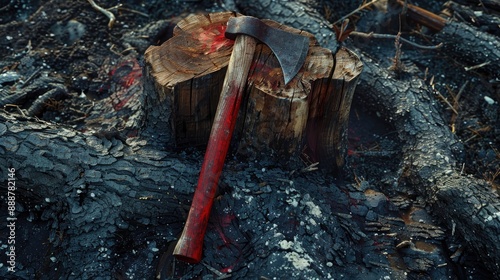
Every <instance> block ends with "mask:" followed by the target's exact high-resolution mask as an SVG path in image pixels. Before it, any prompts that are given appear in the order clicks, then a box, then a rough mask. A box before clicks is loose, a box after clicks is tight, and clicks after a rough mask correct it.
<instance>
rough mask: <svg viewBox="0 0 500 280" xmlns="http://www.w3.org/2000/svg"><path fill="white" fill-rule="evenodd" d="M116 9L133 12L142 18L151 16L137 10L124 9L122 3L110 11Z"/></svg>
mask: <svg viewBox="0 0 500 280" xmlns="http://www.w3.org/2000/svg"><path fill="white" fill-rule="evenodd" d="M114 9H116V10H123V11H127V12H131V13H134V14H138V15H141V16H143V17H149V15H148V14H146V13H143V12H139V11H137V10H133V9H129V8H125V7H123V4H121V3H120V4H118V5H116V6H114V7H111V8H109V9H108V10H114Z"/></svg>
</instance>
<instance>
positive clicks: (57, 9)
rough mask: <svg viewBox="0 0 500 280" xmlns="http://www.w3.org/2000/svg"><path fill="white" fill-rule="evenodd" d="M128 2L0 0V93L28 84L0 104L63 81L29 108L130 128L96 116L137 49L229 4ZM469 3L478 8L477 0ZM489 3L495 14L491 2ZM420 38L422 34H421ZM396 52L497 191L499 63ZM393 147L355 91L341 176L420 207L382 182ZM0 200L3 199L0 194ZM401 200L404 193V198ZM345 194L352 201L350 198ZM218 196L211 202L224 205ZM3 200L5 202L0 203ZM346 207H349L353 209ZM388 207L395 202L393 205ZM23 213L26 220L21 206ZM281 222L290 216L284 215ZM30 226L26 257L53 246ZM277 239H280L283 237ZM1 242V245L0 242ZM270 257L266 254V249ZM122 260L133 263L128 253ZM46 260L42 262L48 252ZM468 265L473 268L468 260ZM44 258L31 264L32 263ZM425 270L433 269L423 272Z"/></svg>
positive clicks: (130, 68) (70, 122) (389, 133)
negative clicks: (487, 66) (31, 246)
mask: <svg viewBox="0 0 500 280" xmlns="http://www.w3.org/2000/svg"><path fill="white" fill-rule="evenodd" d="M135 2H136V1H121V4H120V5H119V6H115V7H113V6H114V5H116V4H117V3H116V2H115V1H107V0H106V1H98V4H99V5H101V6H102V7H113V8H110V9H109V10H110V11H111V12H112V13H113V14H114V15H115V16H116V22H115V23H114V24H113V26H112V28H109V27H108V21H109V19H108V18H107V17H106V16H105V15H104V14H103V13H100V12H98V11H96V10H94V9H93V8H92V7H91V5H90V4H89V3H88V2H87V1H62V0H50V1H24V0H17V1H0V48H1V49H2V52H1V55H0V100H1V99H2V98H3V99H4V100H6V98H7V96H11V97H12V96H13V95H14V94H15V93H17V92H21V90H20V89H22V88H29V90H24V91H23V92H25V93H26V94H24V95H22V96H20V97H19V98H17V99H13V100H14V102H5V104H3V105H4V107H3V110H4V111H6V112H8V113H9V114H12V115H15V116H17V117H19V118H20V119H23V116H22V115H23V114H26V111H25V110H28V111H29V110H30V108H31V109H32V110H34V109H33V106H35V105H36V104H37V103H36V102H37V99H38V98H39V96H43V95H44V94H47V93H48V92H49V91H51V90H53V89H58V88H64V90H63V93H61V94H53V95H46V96H45V98H46V99H44V103H43V104H42V106H41V108H39V109H37V110H35V113H34V114H33V116H34V117H36V118H39V119H41V120H45V121H48V122H51V123H54V124H58V125H60V126H62V127H71V128H73V129H76V130H78V131H82V132H83V131H87V130H94V131H97V132H102V133H103V135H104V136H105V137H107V138H110V137H113V136H118V137H124V138H130V137H133V136H134V131H133V129H131V130H130V131H128V132H127V133H126V134H125V135H117V134H115V133H114V131H113V130H112V127H115V125H116V123H113V122H110V123H105V122H104V123H103V122H102V118H103V116H107V115H106V114H112V112H106V110H107V109H106V108H109V107H114V108H116V106H123V104H125V103H126V102H127V100H129V99H127V97H128V96H127V95H126V94H124V95H123V96H122V97H121V98H122V99H120V100H110V98H109V97H110V96H111V95H112V93H114V92H116V91H119V90H120V89H122V88H123V87H124V86H123V84H124V83H126V84H127V87H128V86H130V85H131V84H134V83H137V81H139V80H140V77H141V71H140V68H139V66H142V60H143V53H144V51H145V49H146V48H147V47H148V46H149V45H151V44H160V43H161V42H163V41H165V40H166V39H167V38H168V37H169V34H171V29H172V28H173V26H174V25H175V22H176V21H178V20H179V19H180V18H182V17H183V16H185V15H187V14H189V13H197V12H215V11H222V10H224V9H226V8H231V5H229V1H227V3H221V2H218V1H215V2H212V1H145V2H143V3H142V4H136V3H135ZM414 2H417V3H416V4H421V5H422V7H424V8H427V9H428V10H430V11H433V12H435V13H439V12H440V11H441V10H442V4H443V2H444V1H434V2H433V3H432V4H429V3H425V2H424V1H414ZM469 5H470V6H471V8H473V9H475V10H477V8H476V7H473V6H472V5H471V4H469ZM353 6H354V8H356V7H357V5H353ZM324 7H327V5H325V6H324ZM346 9H347V8H346ZM325 11H326V9H325ZM490 12H491V14H493V15H496V16H498V14H495V13H494V12H493V11H490ZM325 13H326V12H325ZM335 16H342V14H341V15H336V14H335V13H333V14H332V13H328V14H326V15H325V17H327V18H334V17H335ZM364 16H366V18H368V17H369V11H363V12H362V13H360V14H358V15H357V17H358V18H357V19H356V20H357V21H358V24H359V28H360V29H362V28H363V24H364V23H363V17H364ZM365 26H366V25H365ZM497 28H498V26H497ZM366 29H367V30H366V31H369V30H368V28H366ZM387 31H388V32H389V31H391V29H390V28H389V29H387ZM404 35H405V36H415V37H418V34H411V33H410V31H409V30H408V31H406V33H405V34H404ZM349 40H353V42H352V43H353V44H355V45H356V46H358V47H359V48H361V49H362V50H363V51H365V52H366V53H367V54H368V55H369V56H370V57H371V58H373V59H375V60H377V61H379V64H380V67H383V68H389V67H390V66H391V64H392V60H391V59H392V58H393V57H394V54H395V47H394V41H393V40H370V41H362V40H357V39H349ZM419 40H420V41H422V42H424V43H425V40H424V39H421V38H420V37H419ZM428 44H432V42H428ZM401 60H402V63H403V64H404V67H406V68H408V69H411V72H412V73H419V74H418V75H419V76H420V77H421V78H423V79H424V80H425V81H426V82H427V83H429V84H430V85H432V86H433V87H434V89H435V93H436V94H435V100H432V101H430V102H435V103H439V104H441V105H440V108H441V109H442V112H441V113H442V115H443V116H444V119H445V120H448V121H449V123H447V124H446V125H448V126H450V129H452V130H453V131H454V133H455V134H456V136H457V137H458V138H459V139H460V140H461V142H462V143H463V144H464V146H465V147H466V150H464V151H462V153H461V157H462V159H461V162H463V166H462V172H463V174H469V175H470V176H474V177H476V178H480V179H484V180H486V181H487V182H489V186H490V187H491V191H492V192H496V193H498V186H499V185H500V116H499V114H500V110H499V102H500V75H499V73H487V72H484V71H482V69H481V68H478V69H474V70H471V71H464V70H463V67H464V65H462V64H461V63H460V62H459V61H457V60H456V58H454V57H451V56H450V57H448V56H447V53H443V52H440V51H439V50H430V51H422V50H419V49H416V48H410V47H404V48H403V54H402V56H401ZM494 63H499V62H494ZM138 69H139V70H138ZM459 93H460V95H461V97H460V99H459V100H458V101H457V103H458V106H455V108H454V109H452V108H451V107H450V106H449V105H448V104H447V102H449V103H451V104H452V105H453V102H454V101H453V100H454V98H455V97H456V96H457V95H458V94H459ZM445 100H446V101H445ZM117 121H118V120H117ZM400 149H401V148H400V140H399V138H398V132H397V131H394V129H393V128H392V127H391V125H389V124H388V123H387V122H386V121H385V120H383V119H381V118H380V117H379V116H378V115H377V112H374V111H373V110H371V109H370V108H366V106H365V104H364V103H363V100H359V99H356V98H355V102H354V104H353V108H352V109H351V121H350V126H349V162H350V168H351V172H352V174H349V176H348V177H349V180H351V181H353V182H357V183H359V186H360V189H363V184H364V183H363V182H368V183H369V184H370V185H372V184H373V186H374V187H373V188H374V189H375V190H376V191H377V192H378V191H380V192H383V193H384V195H385V196H387V197H388V199H390V200H393V201H400V202H399V206H401V205H402V204H405V203H406V204H408V205H414V206H415V205H416V206H419V205H420V206H421V208H425V207H424V206H423V205H424V204H425V203H419V201H418V200H419V197H418V196H417V195H416V194H415V193H414V192H413V191H412V190H411V189H410V188H406V189H404V190H401V189H397V188H396V187H395V186H392V187H391V186H388V182H391V181H394V176H397V170H398V167H399V159H400V157H401V154H400V153H401V151H400ZM184 152H186V151H184ZM187 153H188V154H190V155H192V156H193V157H195V156H199V155H200V152H199V151H198V150H196V149H193V150H189V151H187ZM233 163H234V162H233ZM275 164H276V163H275ZM261 166H264V165H259V166H258V168H264V167H261ZM267 168H269V167H267ZM2 172H3V169H2ZM4 173H5V172H4ZM5 174H6V173H5ZM2 176H4V174H2ZM326 181H327V182H328V180H326ZM325 184H326V183H325ZM346 191H349V190H346ZM358 191H359V189H358ZM3 195H4V194H2V196H3ZM313 196H314V195H313ZM292 197H293V195H292ZM373 197H376V195H374V196H373ZM284 199H287V198H284ZM2 200H3V201H6V200H5V198H2ZM408 200H410V201H411V202H407V201H408ZM220 203H221V204H222V205H223V206H224V203H229V202H220ZM346 204H349V205H354V202H353V203H351V202H349V203H347V202H346ZM223 206H220V207H219V208H218V209H219V210H220V209H223ZM417 208H418V207H417ZM417 208H412V207H403V206H401V207H399V209H406V210H407V211H406V214H407V215H410V214H411V215H413V216H415V215H417V216H418V215H422V217H423V218H422V219H423V220H426V219H428V215H427V213H425V211H423V212H422V213H420V212H419V211H420V210H421V209H420V210H418V209H417ZM1 209H2V211H3V210H4V208H3V207H2V208H1ZM353 209H354V210H352V211H353V212H356V211H361V210H359V209H355V208H353ZM387 211H388V212H391V211H393V212H397V211H396V210H395V209H391V211H389V210H387ZM338 212H341V213H343V212H345V211H343V210H339V211H338ZM403 212H404V211H403ZM415 213H416V214H415ZM419 213H420V214H419ZM23 215H25V216H26V215H28V214H23ZM396 215H399V214H396ZM26 220H29V216H27V217H26ZM430 220H432V219H430ZM285 222H290V223H291V222H297V221H293V220H292V219H289V220H286V221H285ZM21 227H22V226H21ZM26 227H27V226H26ZM33 227H34V228H35V229H34V230H33V231H32V232H37V230H36V229H38V228H39V229H42V228H43V227H44V225H43V222H41V221H36V220H35V221H34V222H33ZM38 232H40V235H36V234H35V236H36V238H37V239H36V240H38V243H39V244H40V245H39V247H38V248H37V250H34V251H33V252H32V256H31V257H30V259H31V260H35V259H37V258H46V252H48V251H50V250H51V249H50V248H51V246H49V245H47V244H45V243H44V242H45V241H44V239H47V236H48V232H47V231H43V230H39V231H38ZM141 234H142V235H144V237H138V238H137V239H136V240H135V241H134V242H136V243H137V242H139V241H138V240H139V239H141V238H143V240H146V239H147V237H146V236H147V235H148V234H150V233H149V232H146V231H144V232H143V233H139V235H141ZM19 236H22V237H20V238H22V239H26V240H27V239H29V238H30V237H29V236H26V235H21V234H19ZM209 238H210V237H209ZM234 238H243V237H234ZM270 238H273V237H272V236H271V237H270ZM1 242H5V241H4V240H1ZM33 242H34V241H33ZM443 242H444V241H443ZM447 242H449V240H447ZM450 243H453V242H450ZM457 243H458V242H457ZM0 244H3V243H0ZM2 246H3V245H2ZM283 246H285V247H286V244H283ZM290 246H291V245H290ZM2 248H3V247H2ZM124 250H125V249H124ZM1 251H2V255H3V249H2V250H1ZM28 251H29V250H28V249H25V251H24V252H20V253H19V254H28ZM267 254H269V253H267ZM367 258H369V257H368V256H367ZM0 259H1V260H3V258H0ZM158 259H159V257H158V256H155V260H156V261H157V262H160V263H161V260H158ZM269 259H270V260H272V256H271V257H270V258H269ZM129 261H130V262H131V263H133V260H129ZM46 262H50V259H48V260H46ZM3 263H4V264H5V262H3ZM25 265H26V266H28V264H25ZM228 265H229V264H228ZM476 265H477V266H478V269H477V270H475V269H474V266H476ZM42 266H43V265H38V264H33V265H32V267H31V268H34V269H37V268H39V267H42ZM456 266H457V268H454V269H455V271H458V272H456V273H454V275H460V274H462V275H466V276H468V277H471V279H486V278H485V277H489V276H490V274H489V273H488V272H487V271H485V270H484V269H483V268H482V267H481V265H480V264H478V263H476V262H475V261H474V260H473V256H472V255H467V254H465V255H464V256H463V258H462V259H461V260H460V261H459V262H457V263H456ZM2 269H3V268H2ZM21 269H22V268H21ZM197 269H198V270H197ZM197 269H186V270H185V271H189V273H191V275H198V276H199V275H207V274H210V272H209V271H207V269H206V268H203V267H202V268H197ZM178 270H179V268H178ZM181 271H182V270H181ZM201 271H203V272H201ZM226 272H227V271H226ZM178 274H179V272H177V275H176V274H175V273H174V276H175V277H178V276H179V275H178ZM138 275H140V274H138ZM250 275H251V274H250ZM466 276H463V277H466ZM40 279H44V278H43V277H41V278H40ZM429 279H433V277H432V276H430V277H429ZM434 279H438V278H434Z"/></svg>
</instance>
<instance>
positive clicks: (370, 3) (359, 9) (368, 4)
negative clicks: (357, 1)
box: [333, 0, 379, 25]
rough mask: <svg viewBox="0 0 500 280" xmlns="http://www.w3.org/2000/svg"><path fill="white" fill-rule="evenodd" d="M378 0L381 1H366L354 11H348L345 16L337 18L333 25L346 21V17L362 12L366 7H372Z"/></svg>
mask: <svg viewBox="0 0 500 280" xmlns="http://www.w3.org/2000/svg"><path fill="white" fill-rule="evenodd" d="M378 1H379V0H372V1H370V2H368V3H365V4H363V5H361V6H359V7H358V8H357V9H356V10H354V11H352V12H350V13H348V14H347V15H345V16H343V17H341V18H340V19H339V20H337V21H336V22H334V23H333V25H337V24H339V23H340V22H342V21H344V19H346V18H348V17H350V16H352V15H354V14H355V13H358V12H360V11H361V10H364V9H366V8H368V7H370V6H371V5H373V4H375V3H377V2H378Z"/></svg>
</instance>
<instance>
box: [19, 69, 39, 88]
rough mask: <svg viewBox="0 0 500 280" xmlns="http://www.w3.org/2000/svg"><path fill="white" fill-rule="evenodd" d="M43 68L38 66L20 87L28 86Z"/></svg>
mask: <svg viewBox="0 0 500 280" xmlns="http://www.w3.org/2000/svg"><path fill="white" fill-rule="evenodd" d="M41 70H42V69H40V68H37V69H36V70H35V72H33V73H32V74H31V75H30V76H29V77H28V78H27V79H26V81H24V82H23V83H22V84H21V86H20V88H23V87H25V86H27V85H28V84H29V83H30V82H31V80H33V78H35V77H36V75H38V73H40V71H41Z"/></svg>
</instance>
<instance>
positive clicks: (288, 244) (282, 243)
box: [279, 240, 293, 250]
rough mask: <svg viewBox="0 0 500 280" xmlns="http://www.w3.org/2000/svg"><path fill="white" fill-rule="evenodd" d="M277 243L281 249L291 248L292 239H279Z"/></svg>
mask: <svg viewBox="0 0 500 280" xmlns="http://www.w3.org/2000/svg"><path fill="white" fill-rule="evenodd" d="M279 245H280V247H281V249H283V250H288V249H290V248H292V246H293V241H287V240H281V241H280V242H279Z"/></svg>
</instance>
